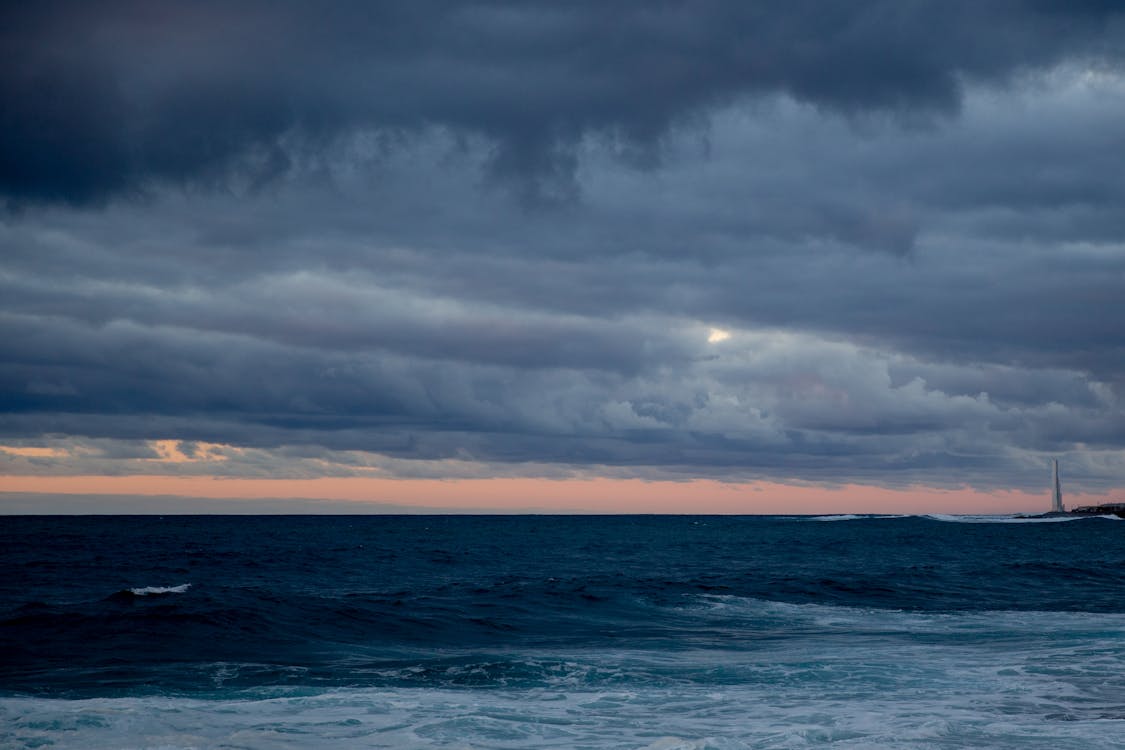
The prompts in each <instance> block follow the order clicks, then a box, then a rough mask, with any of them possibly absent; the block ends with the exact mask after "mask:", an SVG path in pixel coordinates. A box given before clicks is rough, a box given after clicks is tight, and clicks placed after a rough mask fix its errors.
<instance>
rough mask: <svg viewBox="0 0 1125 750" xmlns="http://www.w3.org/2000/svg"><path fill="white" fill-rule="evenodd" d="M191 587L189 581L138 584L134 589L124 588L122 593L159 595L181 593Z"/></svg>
mask: <svg viewBox="0 0 1125 750" xmlns="http://www.w3.org/2000/svg"><path fill="white" fill-rule="evenodd" d="M190 588H191V584H190V583H181V584H180V585H179V586H140V587H138V588H134V589H125V591H123V592H122V593H125V594H132V595H133V596H160V595H163V594H182V593H184V592H185V591H187V590H188V589H190Z"/></svg>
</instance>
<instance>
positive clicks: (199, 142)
mask: <svg viewBox="0 0 1125 750" xmlns="http://www.w3.org/2000/svg"><path fill="white" fill-rule="evenodd" d="M1121 28H1122V27H1121V20H1120V13H1119V7H1118V6H1117V5H1116V4H1113V3H1105V4H1098V3H1082V4H1076V3H1067V2H1060V3H1049V2H1041V1H1036V0H1031V1H1029V2H1016V1H1015V0H1008V1H1005V2H990V3H978V2H968V1H965V2H936V1H935V2H909V3H902V2H898V0H886V1H884V2H867V3H854V2H820V1H813V0H803V1H801V2H788V3H785V4H783V5H779V4H774V3H746V2H717V1H716V2H704V3H682V4H681V3H650V2H639V3H629V4H622V3H613V4H605V3H600V2H592V3H566V4H559V3H554V2H550V3H548V2H520V3H511V4H498V3H488V2H479V3H477V2H462V3H448V2H411V3H399V2H390V3H378V2H355V3H352V2H335V3H328V4H324V3H273V2H245V1H243V2H238V1H235V2H197V3H187V4H184V3H144V2H132V1H118V2H110V3H99V4H97V5H96V6H95V5H92V4H89V3H78V2H75V3H67V2H43V3H7V4H5V5H4V8H3V10H2V11H0V46H2V47H3V49H4V51H5V63H4V65H3V67H2V68H0V102H2V104H3V106H2V108H0V194H2V195H3V196H5V197H6V199H7V202H8V203H9V205H11V206H16V207H18V206H21V205H26V204H34V203H44V202H48V203H49V202H64V203H71V204H91V203H100V202H103V201H105V200H107V199H110V198H113V197H118V196H133V195H137V194H140V193H144V192H147V191H150V190H151V189H152V188H153V187H154V186H155V185H159V184H161V183H170V184H184V183H190V184H193V185H197V186H198V185H203V186H214V185H224V184H229V183H230V182H231V180H234V181H235V182H238V183H239V184H251V185H252V184H259V183H262V182H268V181H269V180H271V179H272V178H274V177H275V176H276V175H278V174H280V173H283V172H284V171H286V170H287V169H288V168H289V167H290V166H291V160H292V159H294V158H301V157H300V155H302V154H304V155H307V154H310V153H317V152H318V151H319V150H320V149H321V148H322V147H323V146H324V144H325V143H326V142H329V141H331V140H332V139H334V138H336V137H338V136H340V135H344V134H347V133H349V132H352V131H355V130H357V129H360V130H362V129H369V130H376V131H382V132H385V133H388V134H391V135H392V136H393V134H394V133H404V132H416V131H418V130H419V129H420V128H424V127H431V126H435V125H436V126H443V127H447V128H450V129H451V130H453V131H454V132H459V133H464V134H467V135H475V136H480V137H484V138H485V139H487V140H488V141H489V142H490V143H492V144H493V145H494V151H493V153H492V156H491V158H490V160H489V164H488V169H489V170H490V171H491V172H492V173H493V174H495V175H497V176H500V177H503V178H505V179H511V180H515V181H516V183H517V184H519V185H521V186H522V189H523V190H524V191H525V193H526V194H527V195H529V196H541V195H550V194H552V193H555V192H557V191H558V190H563V191H564V192H565V191H568V190H570V189H571V188H572V187H573V185H572V183H571V182H570V180H571V178H572V173H573V169H574V167H575V165H576V156H575V153H574V147H575V145H576V144H577V143H578V142H579V141H580V139H581V138H582V137H583V136H585V135H588V134H590V133H599V134H603V135H609V136H612V137H613V138H615V139H616V142H617V143H618V151H619V155H621V156H624V157H626V158H630V159H632V158H638V159H641V160H650V159H651V158H652V157H653V156H654V155H655V153H656V151H655V150H654V149H656V148H657V144H658V142H659V140H660V138H661V136H662V135H664V134H665V133H666V132H667V131H668V128H669V127H670V126H671V125H673V124H675V123H677V122H684V121H686V120H690V119H691V118H693V117H697V116H699V115H702V114H705V108H706V107H709V106H712V105H717V104H723V103H729V102H730V101H733V100H735V99H737V98H739V97H742V96H746V95H751V96H753V95H761V94H771V93H784V94H788V95H791V96H793V97H795V98H796V99H798V100H801V101H806V102H810V103H812V104H814V105H816V106H818V107H821V108H823V109H825V110H828V111H835V112H839V113H843V114H846V115H849V116H851V115H861V114H863V113H866V112H873V111H878V112H888V113H892V114H893V115H895V116H896V117H901V118H902V119H903V121H904V122H910V121H917V120H919V119H920V120H922V121H924V120H925V119H927V118H929V117H931V116H935V115H936V116H939V117H940V116H945V115H949V114H953V113H956V112H957V110H958V108H959V107H960V105H961V102H962V95H963V88H964V85H965V84H966V82H978V83H979V82H996V83H1001V84H1002V83H1005V82H1007V81H1008V80H1009V79H1011V78H1012V77H1013V76H1015V75H1018V74H1025V73H1027V72H1028V71H1031V70H1036V69H1044V68H1047V67H1050V66H1053V65H1055V64H1057V63H1059V62H1061V61H1065V60H1068V59H1073V60H1080V61H1082V62H1083V63H1089V64H1115V63H1116V62H1117V61H1118V60H1119V59H1120V55H1121V54H1122V52H1121V51H1122V49H1125V45H1122V44H1121ZM827 213H828V218H827V219H826V220H827V221H831V222H835V223H836V224H837V225H838V231H839V232H840V233H841V234H842V235H843V236H845V237H865V236H868V235H869V234H871V233H872V232H874V233H876V234H880V235H886V239H885V240H881V241H883V242H885V243H887V244H888V246H890V247H892V248H901V247H904V246H905V245H908V244H909V241H910V237H911V235H912V232H913V230H912V228H911V226H910V224H909V222H907V223H905V224H903V225H902V226H892V227H886V226H882V225H879V226H872V224H871V221H872V220H871V219H870V218H864V217H863V216H862V215H846V214H845V215H839V216H837V217H835V218H832V217H831V211H829V212H827Z"/></svg>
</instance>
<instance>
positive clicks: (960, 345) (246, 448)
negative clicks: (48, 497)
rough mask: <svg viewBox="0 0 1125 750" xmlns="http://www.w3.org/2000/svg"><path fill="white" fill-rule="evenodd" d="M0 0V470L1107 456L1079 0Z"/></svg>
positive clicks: (648, 466) (1117, 392)
mask: <svg viewBox="0 0 1125 750" xmlns="http://www.w3.org/2000/svg"><path fill="white" fill-rule="evenodd" d="M2 12H3V13H4V14H5V18H4V19H3V20H4V21H5V23H0V35H2V39H3V43H4V49H5V51H6V52H8V54H9V56H10V58H11V59H12V61H13V64H12V65H9V66H5V67H3V68H0V96H2V97H3V104H4V107H3V109H2V110H0V129H2V130H3V132H2V133H0V135H2V136H3V138H0V191H2V192H3V195H4V196H6V197H7V200H8V203H9V205H10V206H11V207H13V208H16V209H18V210H15V211H10V212H8V213H7V214H6V215H5V216H4V219H3V221H0V252H2V257H0V300H2V306H0V394H2V395H0V399H2V400H0V473H46V474H50V473H59V474H82V473H107V474H113V473H122V474H128V473H151V472H159V471H163V472H168V473H177V474H180V473H197V474H208V475H210V474H219V475H228V476H263V477H264V476H274V477H297V476H301V477H304V476H319V475H369V474H368V473H367V472H371V471H379V472H383V473H384V474H385V475H388V476H418V477H452V476H509V475H533V476H566V475H568V474H571V473H575V472H583V471H584V472H586V473H594V474H600V475H611V476H639V477H646V478H672V479H685V478H693V477H700V476H706V477H716V478H729V479H755V478H770V479H784V480H787V479H798V480H807V481H824V482H842V481H862V482H872V483H878V484H883V485H887V486H907V485H910V484H911V483H917V482H926V483H931V484H940V485H943V486H953V485H957V484H959V483H962V482H970V483H973V484H975V485H977V486H981V487H1015V486H1021V487H1028V486H1038V485H1039V484H1040V483H1041V481H1042V479H1043V470H1042V469H1043V465H1044V460H1045V458H1046V457H1047V456H1048V455H1062V456H1064V458H1065V463H1066V465H1067V466H1068V467H1070V468H1069V469H1068V474H1067V476H1068V482H1070V483H1072V486H1077V485H1081V486H1084V487H1087V488H1104V487H1113V486H1120V483H1121V482H1120V476H1122V475H1123V473H1125V375H1123V373H1125V254H1123V252H1122V247H1125V214H1123V213H1122V212H1121V210H1120V207H1121V205H1123V201H1125V178H1123V177H1122V174H1121V170H1120V169H1119V167H1118V164H1117V162H1118V159H1116V158H1114V156H1115V155H1118V154H1120V153H1125V137H1123V135H1122V132H1123V131H1122V129H1121V127H1120V125H1121V122H1123V121H1125V78H1123V77H1122V71H1121V63H1120V60H1119V59H1118V58H1117V57H1115V56H1116V55H1119V54H1120V50H1121V49H1125V45H1123V44H1121V43H1120V41H1121V33H1122V26H1121V24H1122V21H1121V20H1120V19H1119V18H1118V14H1117V13H1116V12H1114V8H1113V7H1111V6H1105V7H1102V6H1099V5H1098V4H1097V3H1089V4H1082V5H1078V4H1072V3H1046V2H1027V3H1015V2H1005V3H1000V2H997V3H941V4H936V3H927V2H913V3H899V2H896V3H889V2H888V3H866V4H858V3H840V4H835V3H788V4H785V5H784V6H782V5H780V4H778V5H770V6H768V7H766V6H762V5H751V4H745V3H731V4H722V3H709V4H692V5H691V6H686V5H684V6H680V5H675V4H644V5H629V6H624V5H612V6H604V7H603V6H602V5H593V4H591V5H582V4H566V5H559V4H537V3H520V4H513V5H510V6H503V5H498V4H472V3H454V4H439V3H409V4H406V3H403V4H393V5H387V6H382V5H378V4H355V5H352V4H332V5H318V6H312V5H299V4H288V3H274V4H257V3H238V2H233V3H214V4H212V3H206V2H204V3H194V4H187V5H175V6H171V5H169V6H163V5H158V4H153V3H136V4H128V3H115V4H110V5H102V6H99V7H98V8H97V9H94V8H93V6H87V5H67V4H47V5H34V6H32V5H27V6H26V7H8V8H6V9H4V10H3V11H2ZM497 179H499V180H501V181H502V182H504V184H508V185H513V184H514V185H516V186H517V188H518V189H517V190H515V191H512V190H495V189H490V186H491V184H492V181H494V180H497ZM184 187H186V188H187V189H182V188H184ZM552 195H555V196H559V195H561V196H563V197H568V196H569V197H572V198H575V199H574V200H561V201H531V202H530V203H529V201H528V200H527V199H528V198H535V199H538V198H544V197H550V196H552ZM156 441H180V442H179V443H178V445H180V448H179V449H178V450H179V451H180V452H181V453H182V454H183V456H184V458H185V460H184V461H183V462H177V463H168V464H166V465H165V464H161V463H159V462H156V461H155V459H156V458H158V457H159V456H160V455H162V454H161V450H165V449H164V448H160V447H159V444H158V443H157V442H156ZM5 445H7V446H17V447H18V446H27V447H30V448H32V449H34V450H31V452H30V453H26V452H25V453H20V452H18V451H16V452H10V451H9V452H5V451H4V446H5Z"/></svg>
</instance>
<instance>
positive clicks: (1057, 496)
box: [1051, 458, 1066, 513]
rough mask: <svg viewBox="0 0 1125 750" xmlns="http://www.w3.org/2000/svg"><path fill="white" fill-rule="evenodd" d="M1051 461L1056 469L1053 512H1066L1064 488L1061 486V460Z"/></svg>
mask: <svg viewBox="0 0 1125 750" xmlns="http://www.w3.org/2000/svg"><path fill="white" fill-rule="evenodd" d="M1051 463H1052V464H1053V466H1054V469H1055V488H1054V492H1052V494H1051V512H1052V513H1065V512H1066V509H1065V508H1063V502H1062V489H1061V488H1060V487H1059V460H1058V459H1057V458H1055V459H1052V460H1051Z"/></svg>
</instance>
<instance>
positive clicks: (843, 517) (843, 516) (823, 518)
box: [809, 513, 913, 521]
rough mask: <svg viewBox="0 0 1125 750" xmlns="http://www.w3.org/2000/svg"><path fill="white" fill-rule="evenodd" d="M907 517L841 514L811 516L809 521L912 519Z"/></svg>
mask: <svg viewBox="0 0 1125 750" xmlns="http://www.w3.org/2000/svg"><path fill="white" fill-rule="evenodd" d="M912 517H913V516H909V515H896V514H882V515H880V514H875V513H862V514H859V513H841V514H839V515H834V516H813V517H812V518H810V519H809V520H810V521H872V520H882V519H886V518H912Z"/></svg>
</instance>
